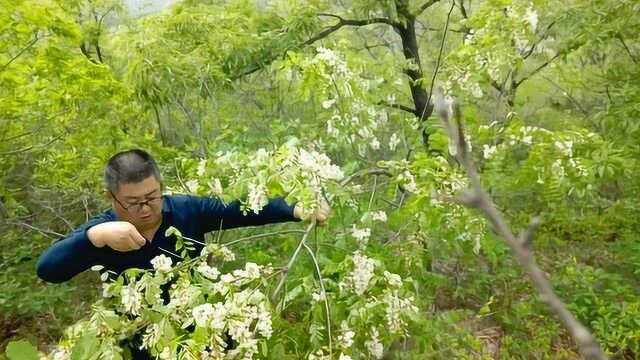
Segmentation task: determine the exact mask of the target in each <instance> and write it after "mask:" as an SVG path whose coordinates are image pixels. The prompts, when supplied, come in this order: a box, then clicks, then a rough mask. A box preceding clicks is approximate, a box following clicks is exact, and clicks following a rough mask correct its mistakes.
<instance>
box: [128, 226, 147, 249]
mask: <svg viewBox="0 0 640 360" xmlns="http://www.w3.org/2000/svg"><path fill="white" fill-rule="evenodd" d="M129 235H131V239H132V240H133V241H134V242H135V243H136V244H137V245H138V249H139V248H141V247H143V246H144V244H146V243H147V240H146V239H145V238H144V237H142V235H140V233H139V232H137V231H136V230H133V231H132V232H131V233H130V234H129Z"/></svg>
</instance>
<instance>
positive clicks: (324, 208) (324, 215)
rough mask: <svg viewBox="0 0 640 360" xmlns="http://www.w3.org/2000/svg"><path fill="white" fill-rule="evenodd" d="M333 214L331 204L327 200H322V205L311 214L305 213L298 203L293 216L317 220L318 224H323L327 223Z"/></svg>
mask: <svg viewBox="0 0 640 360" xmlns="http://www.w3.org/2000/svg"><path fill="white" fill-rule="evenodd" d="M330 214H331V207H330V206H329V204H328V203H327V202H326V201H322V202H321V203H320V206H319V207H318V209H317V210H316V211H315V213H314V214H311V215H306V216H305V215H303V213H302V206H300V203H298V204H296V207H295V208H294V209H293V216H294V217H296V218H298V219H301V220H313V219H315V220H316V224H318V225H320V226H322V225H326V223H327V221H328V220H329V215H330Z"/></svg>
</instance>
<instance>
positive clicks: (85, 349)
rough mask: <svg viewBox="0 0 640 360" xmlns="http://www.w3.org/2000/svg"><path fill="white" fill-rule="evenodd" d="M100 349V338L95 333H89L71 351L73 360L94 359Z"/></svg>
mask: <svg viewBox="0 0 640 360" xmlns="http://www.w3.org/2000/svg"><path fill="white" fill-rule="evenodd" d="M97 348H98V337H97V335H96V333H95V332H94V331H89V332H87V333H86V334H85V335H84V336H82V338H80V341H78V342H77V343H76V345H75V346H74V347H73V349H72V350H71V360H87V359H92V358H93V357H94V356H95V355H96V349H97Z"/></svg>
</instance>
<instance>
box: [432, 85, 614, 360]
mask: <svg viewBox="0 0 640 360" xmlns="http://www.w3.org/2000/svg"><path fill="white" fill-rule="evenodd" d="M435 100H436V111H437V113H438V116H439V117H440V119H441V120H442V123H443V125H444V127H445V129H446V130H447V132H448V135H449V139H450V141H451V142H452V143H453V144H455V147H456V149H457V151H456V154H455V157H456V159H457V160H458V162H459V163H460V164H461V165H462V166H463V168H464V169H465V171H466V173H467V176H468V177H469V180H470V182H471V188H470V189H468V190H467V192H466V193H465V194H464V195H463V196H462V197H461V199H460V202H462V203H463V204H465V205H466V206H468V207H473V208H476V209H478V210H479V211H480V212H481V213H482V214H483V215H484V217H485V218H486V219H487V220H489V222H490V223H491V224H492V225H493V228H494V229H495V231H496V233H497V234H498V235H499V236H500V237H501V238H502V239H503V240H504V241H505V243H506V244H507V245H508V246H509V248H511V252H512V253H513V255H514V256H515V257H516V259H517V261H518V263H520V266H522V268H523V269H524V270H525V272H526V273H527V275H528V276H529V278H530V280H531V282H532V283H533V285H534V286H535V288H536V289H537V291H538V294H539V295H540V299H541V300H542V301H543V302H544V303H546V304H547V306H548V307H549V308H550V309H551V311H552V312H553V313H554V314H555V315H556V316H557V317H558V319H559V320H560V322H561V323H562V325H563V326H564V327H565V328H566V329H567V330H568V331H569V334H570V335H571V337H572V338H573V339H574V341H575V342H576V344H577V345H578V349H579V351H580V353H581V354H582V356H584V358H585V359H589V360H591V359H594V360H596V359H597V360H600V359H606V358H607V357H606V356H605V355H604V353H603V352H602V350H601V349H600V346H599V345H598V342H597V340H596V338H595V337H594V336H593V335H592V334H591V332H590V331H589V329H587V328H586V327H585V326H584V325H583V324H582V323H580V322H579V321H578V320H577V319H576V318H575V317H574V316H573V314H572V313H571V312H570V311H569V309H568V308H567V305H566V304H565V303H564V302H563V301H562V300H561V299H560V298H559V297H558V295H556V293H555V292H554V290H553V287H552V286H551V283H550V282H549V280H548V279H547V277H546V276H545V273H544V272H543V271H542V270H541V269H540V267H538V265H537V263H536V260H535V257H534V254H533V250H532V248H531V242H532V241H533V238H534V233H535V229H536V228H537V226H538V224H539V220H538V219H536V218H534V219H533V221H532V222H531V225H530V226H529V228H528V229H527V230H526V231H525V232H524V233H522V234H521V235H520V236H519V237H516V236H515V235H514V233H513V232H512V231H511V229H510V228H509V226H508V225H507V222H506V220H505V218H504V216H503V215H502V213H501V212H500V211H499V210H498V209H497V207H496V205H495V204H494V202H493V200H492V199H491V197H490V196H489V194H488V193H487V192H486V191H485V190H484V189H483V187H482V184H481V182H480V175H479V173H478V171H477V169H476V166H475V163H474V162H473V159H472V158H471V154H470V153H469V150H468V146H467V143H466V140H465V137H464V130H463V124H462V120H461V115H460V109H459V106H458V104H457V103H456V102H455V101H452V102H448V101H447V100H445V98H444V97H443V96H442V95H441V94H437V95H436V97H435ZM452 118H453V119H452ZM453 121H455V122H453Z"/></svg>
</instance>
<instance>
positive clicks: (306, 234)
mask: <svg viewBox="0 0 640 360" xmlns="http://www.w3.org/2000/svg"><path fill="white" fill-rule="evenodd" d="M315 225H316V221H315V219H314V220H313V221H311V223H310V224H309V226H307V229H306V230H305V232H304V235H303V236H302V240H300V243H298V247H297V248H296V250H295V251H294V252H293V255H291V258H290V259H289V262H288V263H287V266H285V267H284V269H283V273H282V278H280V282H278V286H276V289H275V291H274V292H273V295H271V300H272V301H274V300H275V299H276V298H277V297H278V294H279V293H280V291H281V290H282V287H283V286H284V283H285V282H286V281H287V276H288V275H289V271H290V270H291V267H292V266H293V264H294V262H295V261H296V259H297V258H298V254H300V250H301V249H302V246H303V245H304V242H305V241H306V240H307V238H308V237H309V234H311V230H312V229H313V227H314V226H315Z"/></svg>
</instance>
